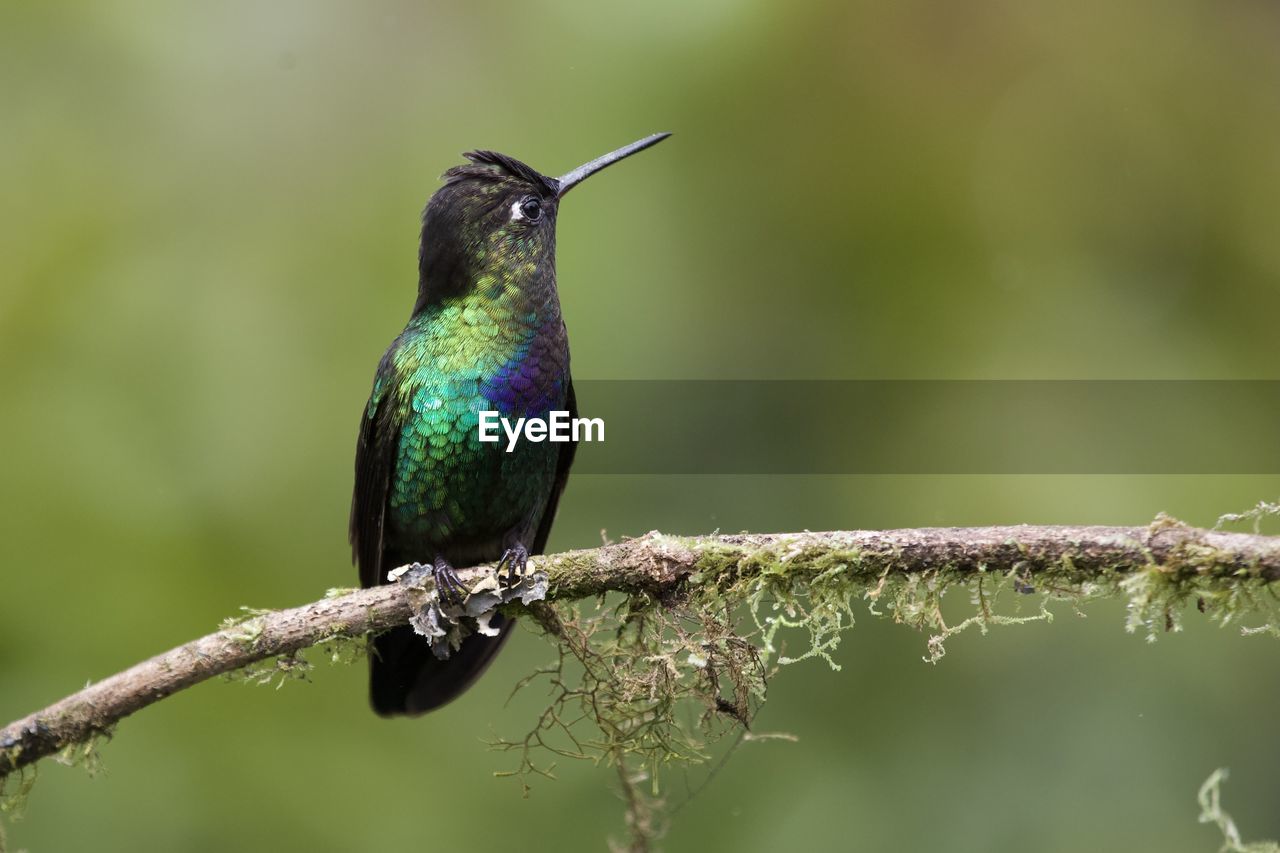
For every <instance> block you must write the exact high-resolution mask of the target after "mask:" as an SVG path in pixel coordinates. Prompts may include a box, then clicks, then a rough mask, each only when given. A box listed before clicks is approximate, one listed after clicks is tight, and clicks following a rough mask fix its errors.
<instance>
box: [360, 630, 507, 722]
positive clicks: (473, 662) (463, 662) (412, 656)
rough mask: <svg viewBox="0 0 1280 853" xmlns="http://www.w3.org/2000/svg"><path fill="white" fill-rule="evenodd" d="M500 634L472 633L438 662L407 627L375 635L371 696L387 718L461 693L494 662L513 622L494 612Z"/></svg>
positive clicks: (429, 707)
mask: <svg viewBox="0 0 1280 853" xmlns="http://www.w3.org/2000/svg"><path fill="white" fill-rule="evenodd" d="M490 624H492V625H494V626H496V627H499V628H500V629H501V630H500V633H499V634H498V636H496V637H486V636H484V635H483V634H472V635H471V636H470V637H467V638H466V639H465V640H463V641H462V647H461V648H460V649H458V650H457V651H456V652H454V653H453V655H452V656H450V657H449V659H448V660H438V659H437V658H436V656H435V654H433V653H432V651H431V647H430V646H428V645H427V641H426V639H425V638H423V637H420V636H418V635H417V634H415V633H414V632H413V629H412V628H410V627H409V626H408V625H404V626H401V627H399V628H393V629H391V630H390V631H388V632H387V633H385V634H381V635H379V636H377V637H375V638H374V641H373V649H372V650H371V652H370V654H369V699H370V701H371V702H372V703H373V710H375V711H377V712H378V714H379V715H381V716H383V717H395V716H399V715H402V714H403V715H407V716H417V715H419V714H425V713H426V712H427V711H434V710H435V709H436V708H439V707H440V706H441V705H445V704H447V703H449V702H452V701H453V700H454V699H456V698H458V696H460V695H462V693H463V691H465V690H466V689H467V688H468V687H470V686H471V683H472V682H473V681H475V680H476V679H477V678H479V677H480V676H481V674H482V673H484V671H485V670H486V669H488V667H489V664H490V663H491V662H492V661H493V658H494V656H496V655H497V654H498V650H499V649H501V648H502V645H503V643H505V642H506V641H507V637H508V636H509V635H510V634H511V628H512V626H513V625H515V621H514V620H511V619H505V618H504V617H503V616H501V615H500V614H498V615H495V616H494V618H493V621H492V622H491V623H490Z"/></svg>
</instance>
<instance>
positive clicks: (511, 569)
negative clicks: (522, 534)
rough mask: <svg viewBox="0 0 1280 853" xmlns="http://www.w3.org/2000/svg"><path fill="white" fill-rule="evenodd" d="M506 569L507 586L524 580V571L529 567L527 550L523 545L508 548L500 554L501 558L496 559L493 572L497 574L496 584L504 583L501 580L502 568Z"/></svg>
mask: <svg viewBox="0 0 1280 853" xmlns="http://www.w3.org/2000/svg"><path fill="white" fill-rule="evenodd" d="M504 566H505V567H506V569H507V579H506V584H505V586H507V587H508V588H510V587H513V586H515V585H516V584H518V583H519V582H520V581H522V580H524V576H525V573H526V572H527V571H528V569H529V551H528V549H526V548H525V547H524V546H523V545H515V546H512V547H511V548H508V549H507V550H506V551H505V552H503V554H502V559H500V560H498V564H497V565H496V566H494V573H495V574H496V575H497V576H498V584H499V585H500V586H502V585H504V584H503V582H502V569H503V567H504Z"/></svg>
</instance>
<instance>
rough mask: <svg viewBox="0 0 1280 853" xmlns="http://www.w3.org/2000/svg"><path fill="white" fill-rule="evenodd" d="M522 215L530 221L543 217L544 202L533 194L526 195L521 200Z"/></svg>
mask: <svg viewBox="0 0 1280 853" xmlns="http://www.w3.org/2000/svg"><path fill="white" fill-rule="evenodd" d="M520 215H521V216H522V217H524V218H525V219H527V220H529V221H530V222H537V221H538V220H539V219H541V218H542V202H541V201H539V200H538V199H536V198H534V197H533V196H526V197H525V198H524V199H522V200H521V201H520Z"/></svg>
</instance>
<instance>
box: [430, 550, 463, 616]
mask: <svg viewBox="0 0 1280 853" xmlns="http://www.w3.org/2000/svg"><path fill="white" fill-rule="evenodd" d="M432 574H433V576H434V577H435V579H436V595H437V596H438V597H439V599H440V603H441V604H442V605H444V606H446V607H461V606H462V602H463V601H464V600H465V599H466V597H467V596H468V595H470V594H471V590H469V589H467V588H466V586H464V585H463V583H462V579H461V578H459V577H458V571H457V569H455V568H454V567H453V566H451V565H449V564H448V563H447V562H446V561H444V560H440V559H437V560H436V562H435V567H434V570H433V572H432Z"/></svg>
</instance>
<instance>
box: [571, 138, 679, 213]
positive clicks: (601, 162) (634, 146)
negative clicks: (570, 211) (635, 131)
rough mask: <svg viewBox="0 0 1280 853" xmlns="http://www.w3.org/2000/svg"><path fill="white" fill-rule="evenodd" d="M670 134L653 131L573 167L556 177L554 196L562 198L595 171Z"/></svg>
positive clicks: (623, 158) (656, 142) (654, 143)
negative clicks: (557, 188)
mask: <svg viewBox="0 0 1280 853" xmlns="http://www.w3.org/2000/svg"><path fill="white" fill-rule="evenodd" d="M670 135H671V134H669V133H655V134H654V135H653V136H646V137H645V138H644V139H641V140H639V141H638V142H633V143H631V144H630V145H624V146H622V147H621V148H619V149H618V150H617V151H610V152H609V153H608V154H605V155H604V156H603V157H597V158H596V159H594V160H592V161H591V162H590V163H584V164H582V165H581V166H579V167H578V168H576V169H574V170H573V171H572V172H569V173H568V174H565V175H561V176H560V177H558V178H556V185H557V186H558V187H559V190H558V191H557V193H556V197H557V198H563V197H564V194H565V193H567V192H568V191H569V190H571V189H573V188H574V187H576V186H577V185H578V184H580V183H582V182H583V181H585V180H586V179H587V178H589V177H591V176H592V175H594V174H595V173H596V172H598V171H600V170H601V169H603V168H604V167H606V166H612V165H613V164H614V163H617V162H618V161H619V160H625V159H626V158H628V157H630V156H631V155H632V154H635V153H636V152H637V151H643V150H644V149H646V148H648V147H649V146H651V145H657V144H658V143H659V142H661V141H662V140H664V139H666V138H667V137H668V136H670Z"/></svg>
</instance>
